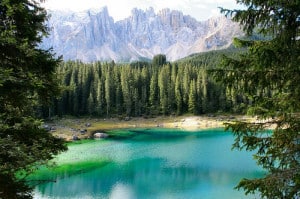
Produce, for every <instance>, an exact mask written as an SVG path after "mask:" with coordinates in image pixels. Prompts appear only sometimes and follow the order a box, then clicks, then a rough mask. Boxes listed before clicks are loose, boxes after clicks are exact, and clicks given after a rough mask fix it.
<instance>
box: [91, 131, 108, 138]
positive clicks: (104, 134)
mask: <svg viewBox="0 0 300 199" xmlns="http://www.w3.org/2000/svg"><path fill="white" fill-rule="evenodd" d="M107 137H108V134H106V133H100V132H98V133H95V134H94V138H107Z"/></svg>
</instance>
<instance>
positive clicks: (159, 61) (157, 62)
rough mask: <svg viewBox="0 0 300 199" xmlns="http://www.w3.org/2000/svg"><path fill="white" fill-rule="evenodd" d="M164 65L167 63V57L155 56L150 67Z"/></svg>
mask: <svg viewBox="0 0 300 199" xmlns="http://www.w3.org/2000/svg"><path fill="white" fill-rule="evenodd" d="M166 63H167V57H166V55H163V54H159V55H155V56H154V57H153V60H152V65H153V66H163V65H165V64H166Z"/></svg>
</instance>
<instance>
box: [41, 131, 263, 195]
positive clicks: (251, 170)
mask: <svg viewBox="0 0 300 199" xmlns="http://www.w3.org/2000/svg"><path fill="white" fill-rule="evenodd" d="M167 133H170V132H162V133H161V134H162V137H160V136H159V135H160V133H159V132H158V131H155V132H151V131H150V132H147V131H145V132H144V133H140V134H138V136H135V137H134V139H128V140H122V141H117V142H116V141H115V140H111V141H110V142H111V143H106V145H105V146H103V145H101V144H100V141H99V145H98V147H97V145H96V146H94V145H93V149H92V151H94V153H89V152H86V159H87V161H89V160H90V159H93V158H95V156H96V157H97V156H99V157H103V156H104V157H106V158H108V159H109V160H110V163H109V164H107V165H105V166H103V167H100V168H97V169H93V170H90V171H89V172H84V173H78V174H76V175H72V176H70V177H62V176H57V178H56V183H47V184H42V185H40V186H38V187H36V193H37V195H36V198H42V197H44V198H46V197H50V198H66V199H67V198H113V199H115V198H122V199H124V198H125V199H126V198H130V199H134V198H218V197H219V198H225V199H226V198H246V197H244V195H243V193H241V192H238V191H236V190H234V189H233V187H234V186H235V185H236V184H237V183H238V181H239V180H240V179H241V178H243V177H248V178H254V177H257V176H260V175H262V171H261V170H260V169H259V168H257V166H256V165H255V163H254V161H253V160H252V159H251V155H250V154H248V153H245V152H237V151H234V152H233V151H231V150H230V148H231V144H232V141H233V138H232V136H231V134H229V133H224V132H222V133H220V132H216V133H215V134H211V132H210V133H203V132H202V133H201V132H198V133H195V132H194V134H192V135H191V133H190V132H189V133H184V134H180V135H178V132H175V136H174V135H164V134H167ZM181 133H182V132H181ZM153 135H155V136H153ZM142 140H143V141H142ZM78 147H80V146H78ZM80 148H81V149H82V150H86V151H88V150H91V149H90V148H84V146H81V147H80ZM108 149H109V150H108ZM95 152H96V153H95Z"/></svg>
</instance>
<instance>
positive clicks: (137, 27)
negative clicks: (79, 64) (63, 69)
mask: <svg viewBox="0 0 300 199" xmlns="http://www.w3.org/2000/svg"><path fill="white" fill-rule="evenodd" d="M48 13H49V14H50V18H49V20H48V22H47V26H48V27H49V28H50V35H49V36H48V37H47V38H45V39H44V40H43V43H42V48H45V49H48V48H50V47H52V48H53V50H54V52H55V53H56V54H57V55H63V59H64V60H81V61H83V62H93V61H111V60H114V61H116V62H132V61H136V60H148V59H152V58H153V56H154V55H157V54H165V55H166V56H167V59H168V60H169V61H174V60H177V59H180V58H183V57H186V56H188V55H190V54H193V53H198V52H206V51H210V50H217V49H224V48H227V47H229V46H230V45H231V43H232V38H233V37H236V36H241V35H242V31H241V29H240V27H239V25H238V24H237V23H234V22H232V21H231V20H230V19H228V18H226V17H214V18H210V19H208V20H206V21H197V20H196V19H195V18H193V17H191V16H189V15H184V14H183V13H182V12H180V11H177V10H170V9H163V10H161V11H159V12H157V13H155V11H154V9H153V8H149V9H147V10H141V9H136V8H135V9H133V10H132V12H131V16H129V17H127V18H125V19H123V20H120V21H114V19H113V18H112V17H111V16H110V15H109V13H108V9H107V7H103V8H102V9H100V10H99V9H98V10H92V9H91V10H87V11H84V12H70V11H48Z"/></svg>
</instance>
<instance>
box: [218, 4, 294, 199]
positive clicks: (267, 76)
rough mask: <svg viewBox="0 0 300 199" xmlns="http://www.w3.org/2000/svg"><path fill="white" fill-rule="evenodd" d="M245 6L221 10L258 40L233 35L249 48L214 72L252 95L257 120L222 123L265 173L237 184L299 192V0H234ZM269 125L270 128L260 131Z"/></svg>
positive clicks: (249, 189) (274, 192)
mask: <svg viewBox="0 0 300 199" xmlns="http://www.w3.org/2000/svg"><path fill="white" fill-rule="evenodd" d="M237 2H238V3H240V4H242V5H243V6H245V7H246V9H245V10H233V11H232V10H226V9H222V12H223V13H225V14H226V15H229V16H232V17H233V20H234V21H237V22H239V23H240V24H241V25H242V26H243V28H244V31H245V32H246V33H248V34H249V35H251V34H252V33H253V32H254V31H255V32H256V33H259V34H262V35H264V36H265V39H264V40H260V41H245V40H239V39H235V43H236V44H238V45H239V46H243V47H246V48H247V49H248V51H247V52H246V53H245V54H243V55H241V56H240V57H239V58H237V59H232V58H228V57H224V59H223V64H222V68H220V69H219V70H217V72H216V77H217V78H218V79H219V80H221V81H222V82H223V83H225V84H226V85H227V86H228V87H230V88H233V89H234V90H235V92H243V93H245V94H246V95H247V96H248V97H249V99H250V100H251V101H252V105H251V106H250V107H249V108H248V113H251V114H253V115H257V117H258V119H259V120H260V122H255V123H247V122H235V123H231V124H227V127H228V128H231V129H232V130H233V132H234V134H235V136H236V139H235V143H234V147H236V148H238V149H243V148H245V149H246V150H254V151H255V152H256V154H255V159H256V160H257V163H258V164H259V165H261V166H262V167H263V168H264V169H266V171H268V172H267V174H266V175H265V176H263V177H262V178H259V179H243V180H242V181H241V182H240V183H239V185H238V186H237V188H238V189H244V190H245V193H246V194H248V193H253V192H258V193H259V194H260V195H261V198H272V199H274V198H275V199H276V198H281V199H283V198H289V199H291V198H299V197H300V112H299V111H300V84H299V82H300V64H299V63H300V40H299V36H300V1H298V0H291V1H283V0H272V1H271V0H239V1H237ZM269 127H273V131H272V133H262V132H264V130H265V129H267V128H269Z"/></svg>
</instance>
